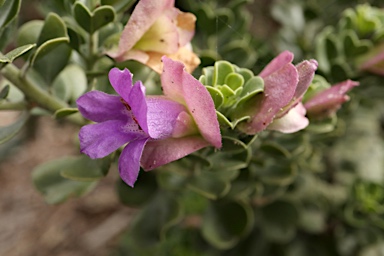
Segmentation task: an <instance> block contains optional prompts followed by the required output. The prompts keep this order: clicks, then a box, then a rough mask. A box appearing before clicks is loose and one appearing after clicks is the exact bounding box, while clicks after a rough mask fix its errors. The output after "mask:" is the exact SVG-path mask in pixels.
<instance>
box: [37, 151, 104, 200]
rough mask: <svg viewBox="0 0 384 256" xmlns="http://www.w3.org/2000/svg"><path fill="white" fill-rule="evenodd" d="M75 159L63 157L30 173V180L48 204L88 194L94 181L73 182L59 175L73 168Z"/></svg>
mask: <svg viewBox="0 0 384 256" xmlns="http://www.w3.org/2000/svg"><path fill="white" fill-rule="evenodd" d="M75 162H76V159H75V158H73V157H65V158H61V159H56V160H53V161H50V162H45V163H43V164H42V165H39V166H37V167H36V168H35V169H34V170H33V172H32V180H33V183H34V185H35V187H36V188H37V190H38V191H39V192H40V193H42V194H43V196H44V198H45V200H46V202H47V203H49V204H58V203H62V202H64V201H66V200H67V199H68V198H70V197H79V196H82V195H85V194H86V193H88V192H90V191H91V190H92V189H93V188H94V187H95V186H96V184H97V182H95V181H75V180H69V179H66V178H64V177H63V176H62V175H61V173H62V172H63V171H65V170H68V169H70V168H71V167H75V165H76V163H75Z"/></svg>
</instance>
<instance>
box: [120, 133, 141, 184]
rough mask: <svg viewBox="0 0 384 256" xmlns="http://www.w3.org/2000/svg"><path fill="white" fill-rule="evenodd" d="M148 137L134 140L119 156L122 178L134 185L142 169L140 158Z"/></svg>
mask: <svg viewBox="0 0 384 256" xmlns="http://www.w3.org/2000/svg"><path fill="white" fill-rule="evenodd" d="M147 141H148V138H144V139H139V140H134V141H131V142H129V143H128V145H127V146H126V147H125V148H124V150H123V151H122V152H121V155H120V158H119V173H120V177H121V179H122V180H123V181H124V182H125V183H127V184H128V185H129V186H131V187H133V185H134V184H135V182H136V180H137V177H138V176H139V171H140V158H141V155H142V153H143V149H144V146H145V144H146V143H147Z"/></svg>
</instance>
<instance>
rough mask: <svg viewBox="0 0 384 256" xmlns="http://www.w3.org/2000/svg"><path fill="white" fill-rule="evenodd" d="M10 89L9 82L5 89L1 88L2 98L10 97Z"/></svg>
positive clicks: (0, 97) (0, 95)
mask: <svg viewBox="0 0 384 256" xmlns="http://www.w3.org/2000/svg"><path fill="white" fill-rule="evenodd" d="M9 90H10V86H9V84H7V85H6V86H4V88H3V89H1V91H0V100H4V99H6V98H7V97H8V93H9Z"/></svg>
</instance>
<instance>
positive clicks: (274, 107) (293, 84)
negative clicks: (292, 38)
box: [239, 51, 317, 134]
mask: <svg viewBox="0 0 384 256" xmlns="http://www.w3.org/2000/svg"><path fill="white" fill-rule="evenodd" d="M292 60H293V53H291V52H289V51H284V52H282V53H281V54H279V55H278V56H277V57H276V58H274V59H273V60H272V61H271V62H270V63H269V64H268V65H267V66H266V67H265V68H264V69H263V70H262V71H261V73H260V74H259V76H261V77H262V78H263V80H264V92H263V93H262V94H260V96H258V98H257V99H256V100H255V101H253V102H252V103H251V104H250V105H249V106H247V109H248V110H247V111H246V114H247V115H249V116H250V117H251V119H250V120H249V122H247V123H242V124H240V125H239V129H240V130H241V131H243V132H245V133H247V134H256V133H258V132H260V131H263V130H265V129H269V130H277V131H280V132H283V133H293V132H296V131H299V130H301V129H304V128H305V127H307V125H308V123H309V121H308V119H307V118H306V117H305V112H306V111H305V108H304V107H303V106H302V104H301V100H302V97H303V95H304V93H305V92H306V90H307V89H308V87H309V85H310V84H311V82H312V79H313V76H314V74H315V71H316V69H317V62H316V61H315V60H309V61H307V60H305V61H303V62H301V63H299V64H298V65H296V66H294V65H293V64H292V63H291V62H292Z"/></svg>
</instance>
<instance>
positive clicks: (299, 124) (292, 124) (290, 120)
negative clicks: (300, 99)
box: [267, 103, 309, 133]
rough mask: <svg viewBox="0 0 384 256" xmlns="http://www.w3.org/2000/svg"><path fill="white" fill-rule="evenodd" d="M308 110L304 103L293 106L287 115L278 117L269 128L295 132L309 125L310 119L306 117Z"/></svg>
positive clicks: (283, 131)
mask: <svg viewBox="0 0 384 256" xmlns="http://www.w3.org/2000/svg"><path fill="white" fill-rule="evenodd" d="M305 113H306V110H305V108H304V106H303V104H302V103H299V104H297V105H296V107H294V108H292V109H291V110H290V111H289V112H288V113H287V114H286V115H285V116H283V117H281V118H276V119H274V120H273V122H272V123H271V124H270V125H269V126H268V128H267V129H268V130H275V131H279V132H282V133H294V132H297V131H300V130H302V129H304V128H305V127H307V126H308V124H309V121H308V119H307V118H306V117H305Z"/></svg>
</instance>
